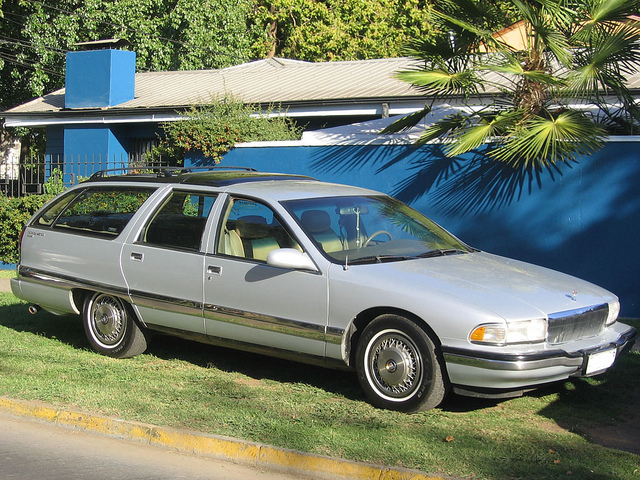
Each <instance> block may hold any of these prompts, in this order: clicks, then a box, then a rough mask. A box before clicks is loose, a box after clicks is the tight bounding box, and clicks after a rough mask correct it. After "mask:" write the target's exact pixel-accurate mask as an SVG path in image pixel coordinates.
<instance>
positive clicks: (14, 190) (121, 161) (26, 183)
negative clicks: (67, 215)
mask: <svg viewBox="0 0 640 480" xmlns="http://www.w3.org/2000/svg"><path fill="white" fill-rule="evenodd" d="M163 166H169V165H168V164H167V163H166V162H163V160H162V159H154V160H153V161H149V160H148V159H147V158H146V157H144V156H142V155H129V156H123V157H119V158H115V157H114V158H107V157H102V156H99V155H96V156H88V155H85V156H80V155H78V156H70V157H67V156H63V155H60V156H53V155H46V156H45V157H41V158H30V159H26V160H25V161H23V162H20V163H19V164H6V163H0V195H4V196H6V197H22V196H25V195H34V194H35V195H37V194H42V193H47V190H48V191H49V193H58V192H59V191H60V190H61V189H62V188H64V187H71V186H73V185H75V184H77V183H78V182H80V181H82V180H83V179H85V178H88V177H90V176H91V175H92V174H94V173H95V172H97V171H100V170H112V171H118V170H120V169H122V171H123V172H124V171H127V170H131V168H138V167H139V168H141V169H142V168H145V167H163Z"/></svg>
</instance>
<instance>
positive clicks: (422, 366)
mask: <svg viewBox="0 0 640 480" xmlns="http://www.w3.org/2000/svg"><path fill="white" fill-rule="evenodd" d="M356 370H357V373H358V380H359V381H360V385H361V386H362V389H363V390H364V392H365V393H366V395H367V397H369V400H370V401H371V403H372V404H374V405H376V406H378V407H382V408H387V409H390V410H400V411H403V412H419V411H422V410H428V409H430V408H433V407H436V406H437V405H439V404H440V402H442V400H443V399H444V397H445V396H446V393H447V390H448V388H447V382H446V375H445V373H444V361H443V360H442V357H441V355H439V353H438V352H437V349H436V345H435V342H434V341H433V340H432V339H431V338H430V337H429V335H428V334H427V333H426V332H425V331H424V330H422V329H421V328H420V327H418V326H417V325H416V324H415V323H413V322H412V321H410V320H408V319H406V318H404V317H400V316H397V315H382V316H380V317H378V318H376V319H375V320H374V321H373V322H371V323H370V324H369V325H368V326H367V327H366V328H365V330H364V332H363V333H362V337H361V338H360V341H359V342H358V346H357V348H356Z"/></svg>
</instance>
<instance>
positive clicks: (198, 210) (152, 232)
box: [139, 191, 216, 250]
mask: <svg viewBox="0 0 640 480" xmlns="http://www.w3.org/2000/svg"><path fill="white" fill-rule="evenodd" d="M215 199H216V195H212V194H203V193H199V192H187V191H174V192H172V193H171V195H170V196H169V198H168V199H167V200H166V201H165V202H164V203H163V204H162V206H161V207H160V208H159V209H158V211H157V212H156V213H155V214H154V215H153V217H152V219H151V221H150V222H149V223H148V224H147V226H146V227H145V229H144V230H143V231H142V233H141V235H140V238H139V240H140V241H142V242H144V243H149V244H152V245H158V246H161V247H169V248H179V249H185V250H200V245H201V243H202V235H203V233H204V229H205V225H206V223H207V218H208V216H209V212H211V207H212V206H213V203H214V202H215Z"/></svg>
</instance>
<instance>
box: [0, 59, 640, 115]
mask: <svg viewBox="0 0 640 480" xmlns="http://www.w3.org/2000/svg"><path fill="white" fill-rule="evenodd" d="M420 65H421V63H420V62H419V61H417V60H415V59H411V58H387V59H375V60H359V61H342V62H317V63H313V62H303V61H299V60H289V59H283V58H270V59H266V60H258V61H255V62H249V63H245V64H241V65H236V66H233V67H228V68H224V69H220V70H197V71H172V72H149V73H137V74H136V77H135V97H134V98H133V99H132V100H129V101H127V102H124V103H121V104H119V105H116V106H113V107H101V108H74V109H66V108H64V105H65V89H64V88H63V89H60V90H57V91H55V92H52V93H50V94H48V95H45V96H43V97H40V98H37V99H35V100H32V101H30V102H27V103H25V104H23V105H19V106H17V107H15V108H12V109H10V110H7V111H6V112H2V113H0V116H2V117H4V119H5V125H6V126H9V127H14V126H25V127H41V126H49V125H69V124H117V123H123V124H124V123H129V124H130V123H158V122H168V121H174V120H177V119H179V118H182V116H181V114H182V113H183V112H184V111H185V110H187V109H188V108H189V107H191V106H193V105H204V104H207V103H211V101H212V100H214V99H216V98H222V97H225V96H232V97H233V98H236V99H238V100H241V101H243V102H245V103H247V104H252V105H259V106H262V107H264V108H265V109H268V107H275V108H272V109H271V113H272V114H274V115H277V114H281V115H282V114H286V115H287V116H290V117H293V118H296V117H297V118H305V117H306V118H310V117H340V116H344V117H357V116H362V117H375V116H382V117H385V116H388V115H403V114H407V113H411V112H413V111H416V110H419V109H421V108H423V107H424V105H425V102H429V103H430V104H431V105H438V104H440V103H442V102H440V101H439V99H437V98H433V97H427V96H425V94H424V92H423V91H421V90H420V89H418V88H416V87H415V86H413V85H411V84H408V83H406V82H404V81H401V80H398V79H397V78H396V77H395V74H396V73H397V72H398V71H402V70H412V69H416V68H419V67H420ZM496 75H497V74H496ZM488 80H490V81H489V82H488V84H489V85H491V84H494V85H496V84H498V83H499V80H500V79H499V78H498V77H496V78H494V79H490V78H489V79H488ZM627 84H628V87H629V88H630V89H632V91H635V92H636V93H637V92H638V91H640V73H638V74H635V75H633V76H632V77H630V78H628V79H627ZM498 95H500V92H499V89H498V88H497V87H493V88H492V89H488V90H487V91H485V92H484V93H483V94H482V95H480V96H478V97H477V98H476V99H475V102H477V103H478V104H480V105H481V104H490V103H494V102H495V99H496V96H498ZM446 102H447V103H448V104H451V105H455V104H456V103H457V102H456V101H455V99H451V98H448V99H447V100H446Z"/></svg>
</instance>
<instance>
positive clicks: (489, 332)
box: [469, 318, 547, 345]
mask: <svg viewBox="0 0 640 480" xmlns="http://www.w3.org/2000/svg"><path fill="white" fill-rule="evenodd" d="M546 338H547V320H546V319H544V318H538V319H534V320H525V321H521V322H510V323H507V324H501V323H488V324H484V325H478V326H477V327H476V328H474V329H473V330H472V331H471V333H470V334H469V340H470V341H471V342H472V343H487V344H492V345H508V344H512V343H538V342H544V340H545V339H546Z"/></svg>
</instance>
